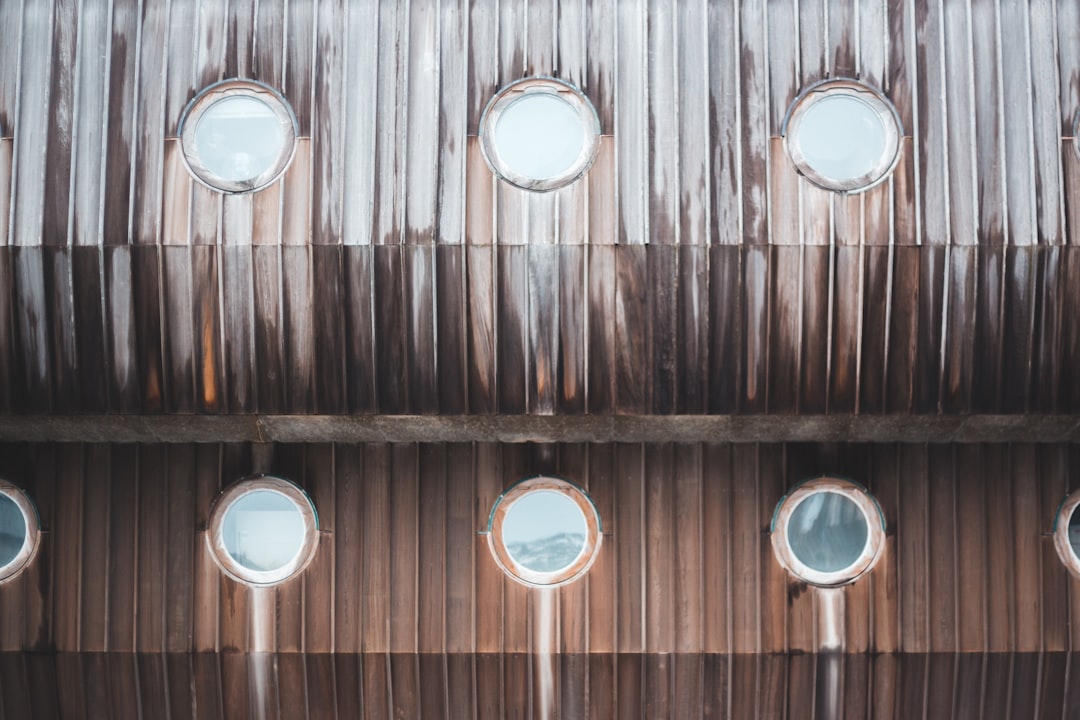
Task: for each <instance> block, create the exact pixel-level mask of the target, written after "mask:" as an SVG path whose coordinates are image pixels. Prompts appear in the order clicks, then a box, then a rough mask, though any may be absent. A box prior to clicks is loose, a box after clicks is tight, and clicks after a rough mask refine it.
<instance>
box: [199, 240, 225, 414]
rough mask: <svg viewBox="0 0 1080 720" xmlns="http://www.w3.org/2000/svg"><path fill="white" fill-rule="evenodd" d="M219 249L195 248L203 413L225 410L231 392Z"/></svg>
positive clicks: (200, 399)
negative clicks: (224, 342) (224, 344)
mask: <svg viewBox="0 0 1080 720" xmlns="http://www.w3.org/2000/svg"><path fill="white" fill-rule="evenodd" d="M216 250H217V249H216V248H214V247H211V246H205V245H197V246H192V248H191V294H192V300H193V311H194V312H193V315H194V318H193V324H194V329H195V347H194V354H195V389H196V396H197V403H196V407H197V408H198V409H199V410H200V411H202V412H220V411H221V410H222V409H224V405H225V393H226V392H227V391H228V388H227V387H226V386H225V376H224V368H223V367H222V366H223V358H222V350H223V348H222V346H221V342H222V336H221V322H222V317H221V312H222V308H221V301H220V297H221V296H220V287H219V284H218V283H219V280H218V273H219V272H220V271H221V268H220V263H221V257H220V255H219V254H218V253H217V252H216Z"/></svg>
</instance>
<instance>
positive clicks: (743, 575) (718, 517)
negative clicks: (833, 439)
mask: <svg viewBox="0 0 1080 720" xmlns="http://www.w3.org/2000/svg"><path fill="white" fill-rule="evenodd" d="M0 457H2V458H3V461H4V462H3V466H4V467H3V475H4V477H5V478H6V479H9V480H11V481H13V482H15V483H17V484H19V485H22V486H23V487H25V488H26V489H27V491H28V492H29V493H30V495H31V496H32V497H33V498H34V499H35V501H36V502H37V503H38V506H39V508H40V511H41V514H42V518H43V522H44V523H45V526H46V529H47V533H46V535H45V539H44V546H43V549H42V552H41V553H40V555H39V556H38V558H37V560H36V561H35V563H34V564H33V566H32V567H31V568H30V569H29V570H28V571H27V572H25V573H23V574H22V575H21V576H19V578H17V579H16V580H14V581H12V582H9V583H5V584H4V585H2V586H0V606H2V607H3V613H0V650H6V651H14V650H34V651H53V650H55V651H59V652H85V653H94V652H114V651H118V652H133V651H134V652H142V653H151V652H152V653H160V652H172V653H191V652H212V651H223V652H225V653H229V652H234V651H251V650H257V651H261V652H279V653H295V652H307V653H325V652H335V653H345V654H355V653H391V654H394V653H405V654H408V653H421V654H428V653H435V654H441V653H452V654H453V653H467V654H471V653H478V654H481V655H484V654H491V653H494V654H502V653H508V654H516V653H531V652H536V651H538V650H539V649H541V648H543V647H544V644H545V642H547V643H549V645H550V647H551V648H553V649H555V650H556V651H557V652H559V653H566V654H594V653H599V654H611V653H615V654H627V653H629V654H650V655H652V654H657V653H660V654H666V653H684V654H686V653H689V654H702V653H705V654H730V653H735V654H744V653H765V654H769V653H795V654H798V653H804V652H806V653H811V652H815V651H817V650H819V649H820V648H821V647H822V632H823V631H822V630H821V628H823V627H824V626H823V624H822V623H824V622H825V621H826V619H827V617H828V615H827V613H828V612H829V611H828V608H829V607H838V608H839V609H838V610H836V611H834V612H836V614H837V616H839V617H842V618H843V619H842V621H841V626H842V631H841V632H842V636H843V649H844V651H845V652H849V653H872V654H881V653H917V654H918V653H922V654H925V653H946V654H949V653H956V652H961V653H1013V652H1018V653H1039V652H1065V651H1070V650H1073V649H1076V648H1077V647H1080V635H1078V634H1077V632H1078V629H1080V581H1077V580H1075V579H1072V578H1071V576H1070V575H1069V574H1068V573H1067V572H1066V570H1065V568H1064V567H1063V565H1062V564H1061V563H1060V561H1059V560H1058V558H1057V555H1056V554H1055V551H1054V548H1053V542H1052V538H1051V537H1050V528H1051V524H1052V522H1053V519H1054V514H1055V511H1056V509H1057V507H1058V504H1059V503H1060V501H1061V500H1062V499H1063V498H1064V496H1065V495H1066V493H1067V491H1069V490H1072V489H1076V488H1080V454H1078V450H1077V447H1076V446H1074V445H934V444H931V445H889V444H885V445H829V444H807V445H803V444H788V445H756V444H733V445H730V444H705V445H701V444H646V445H642V444H616V445H607V444H603V445H533V444H509V445H493V444H468V443H467V444H449V445H444V444H419V445H417V444H369V445H363V446H358V445H336V446H333V445H303V446H302V445H281V446H269V447H268V446H250V445H225V446H220V445H213V444H205V445H168V446H165V445H90V444H87V445H80V444H59V445H7V446H3V448H2V450H0ZM255 470H259V471H268V472H274V473H278V474H280V475H282V476H284V477H287V478H291V479H293V480H295V481H297V482H299V483H301V484H302V485H303V486H304V487H305V488H306V489H307V490H308V492H309V493H310V494H311V496H312V498H313V500H314V502H315V504H316V506H317V508H318V512H319V517H320V521H321V524H322V530H323V532H322V535H321V541H320V547H319V549H318V553H317V555H316V558H315V560H314V562H313V564H312V565H311V566H310V567H309V568H308V569H307V570H306V572H305V573H304V574H303V576H302V577H300V578H299V579H296V580H294V581H291V582H289V583H286V584H284V585H282V586H280V587H277V588H275V589H269V590H260V591H253V590H251V589H249V588H247V587H245V586H242V585H238V584H237V583H235V582H232V581H230V580H227V579H225V578H223V577H222V575H221V573H220V572H219V571H218V569H217V567H216V566H215V565H214V564H213V562H212V561H211V559H210V557H209V556H208V554H207V551H206V549H205V545H204V542H203V535H202V532H203V530H202V529H203V527H205V524H206V522H207V511H208V508H209V505H210V502H211V501H212V500H213V498H214V496H215V495H216V493H217V492H218V490H219V488H221V487H222V486H224V485H226V484H229V483H230V482H232V481H233V480H234V479H236V478H239V477H241V476H243V475H246V474H250V473H251V472H253V471H255ZM826 471H829V472H835V473H841V474H844V475H847V476H850V477H853V478H856V479H859V480H861V481H863V482H864V483H865V484H866V485H867V486H868V487H869V488H870V490H871V491H872V492H873V493H874V494H875V496H876V497H877V499H878V500H879V502H880V503H881V507H882V510H883V511H884V513H885V516H886V520H887V523H888V540H887V545H886V549H885V551H884V555H883V556H882V558H881V561H880V562H879V563H878V565H877V567H876V568H875V569H874V570H873V571H872V572H871V573H870V574H869V575H868V576H867V577H865V578H863V579H861V580H860V581H859V582H857V583H855V584H853V585H851V586H849V587H847V588H845V589H842V590H839V591H835V592H834V594H833V596H832V597H830V596H829V595H828V594H826V593H823V592H822V591H819V590H815V589H811V588H807V586H805V585H803V584H801V583H798V582H794V581H793V580H792V579H791V578H790V577H789V576H787V575H786V574H785V572H784V571H783V570H782V569H781V568H780V566H779V565H778V564H777V562H776V561H775V559H774V558H773V554H772V549H771V545H770V541H769V535H768V527H769V522H770V519H771V516H772V512H773V509H774V507H775V504H776V502H777V501H778V500H779V499H780V497H781V496H782V495H783V494H784V492H785V491H786V489H787V488H789V487H790V486H791V485H793V484H794V483H796V482H797V481H799V480H801V479H803V478H805V477H808V476H812V475H816V474H820V473H822V472H826ZM541 472H549V473H550V472H554V473H558V474H561V475H564V476H566V477H568V478H571V479H573V480H575V481H577V482H579V483H581V484H582V485H584V486H586V487H587V488H588V490H589V492H590V493H591V494H592V496H593V498H594V500H595V501H596V503H597V505H598V508H599V510H600V514H601V517H602V519H603V523H604V532H605V538H604V544H603V548H602V550H601V554H600V556H599V558H598V560H597V562H596V564H595V565H594V566H593V568H592V569H591V571H590V572H589V575H588V576H587V578H586V579H585V580H583V581H581V582H578V583H574V584H571V585H569V586H567V587H565V588H562V589H559V590H557V591H554V592H553V595H554V597H553V598H551V603H552V608H551V613H552V616H553V617H554V618H555V621H554V622H553V623H552V625H553V629H552V630H551V631H550V635H548V634H546V633H541V627H542V625H541V624H540V622H539V620H540V613H541V605H542V603H543V601H544V598H543V597H542V595H541V594H539V593H538V592H537V591H531V590H529V589H526V588H525V587H524V586H521V585H518V584H516V583H514V582H513V581H510V580H509V579H507V578H505V577H504V576H503V574H502V573H501V572H500V571H499V570H498V568H497V567H496V565H495V564H494V562H493V560H492V559H491V557H490V554H489V551H488V548H487V545H486V539H485V538H484V537H483V536H482V535H480V534H479V533H480V532H481V531H483V530H484V528H485V525H486V521H487V516H488V513H489V511H490V509H491V506H492V504H493V502H494V500H495V499H496V497H497V496H498V495H499V494H500V493H501V492H502V490H503V489H504V488H505V487H507V486H508V485H509V484H511V483H513V482H514V481H516V480H517V479H520V478H522V477H524V476H527V475H530V474H535V473H541ZM837 603H838V606H837Z"/></svg>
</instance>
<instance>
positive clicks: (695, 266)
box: [674, 245, 712, 414]
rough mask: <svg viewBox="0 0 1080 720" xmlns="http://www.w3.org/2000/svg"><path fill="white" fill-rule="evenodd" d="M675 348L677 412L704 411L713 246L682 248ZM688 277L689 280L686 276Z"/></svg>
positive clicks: (677, 268)
mask: <svg viewBox="0 0 1080 720" xmlns="http://www.w3.org/2000/svg"><path fill="white" fill-rule="evenodd" d="M676 270H677V275H676V280H675V283H674V287H675V292H676V295H677V297H676V318H675V322H676V326H675V340H674V342H675V347H676V348H677V352H676V366H675V377H676V378H677V385H678V393H677V397H676V403H675V408H674V410H675V412H678V413H686V414H696V413H704V412H706V411H707V409H708V406H709V392H708V390H709V380H710V378H709V364H710V360H711V358H710V352H709V351H710V347H709V345H710V343H709V339H710V331H711V321H712V315H711V314H710V312H709V303H710V292H709V249H708V248H706V247H701V246H700V245H694V246H689V247H683V248H680V249H679V257H678V261H677V263H676ZM684 278H685V279H684Z"/></svg>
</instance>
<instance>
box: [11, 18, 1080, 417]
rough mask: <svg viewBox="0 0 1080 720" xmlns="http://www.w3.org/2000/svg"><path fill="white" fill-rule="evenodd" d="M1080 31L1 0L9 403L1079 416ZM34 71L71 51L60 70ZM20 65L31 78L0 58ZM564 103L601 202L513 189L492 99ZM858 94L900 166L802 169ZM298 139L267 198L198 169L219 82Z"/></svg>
mask: <svg viewBox="0 0 1080 720" xmlns="http://www.w3.org/2000/svg"><path fill="white" fill-rule="evenodd" d="M1077 21H1080V7H1078V6H1077V5H1076V4H1075V3H1071V2H1059V3H1045V2H1038V3H1004V4H1000V3H989V2H983V1H982V0H963V1H961V2H946V3H933V2H931V3H923V2H916V1H915V0H901V1H899V2H890V1H886V0H821V1H820V2H799V3H768V2H766V1H765V0H747V1H746V2H741V3H735V2H715V3H706V2H705V1H704V0H695V1H689V2H680V3H677V4H676V6H669V4H668V3H662V2H660V3H655V2H648V3H647V2H645V1H644V0H627V1H625V2H619V3H614V2H595V3H593V2H585V0H530V1H529V2H525V0H501V1H499V2H496V1H495V0H471V1H470V2H465V0H442V2H439V3H435V2H432V1H429V0H414V1H413V2H411V3H407V4H401V3H399V2H396V0H388V1H386V2H367V3H347V2H343V1H342V0H319V1H315V0H311V1H306V0H305V1H299V0H292V1H288V2H287V1H286V0H259V1H258V2H255V0H231V1H230V2H225V1H224V0H202V1H201V2H198V3H196V2H194V1H193V0H171V1H170V2H136V1H135V0H114V2H109V3H105V2H75V0H54V1H52V2H37V1H36V0H12V1H10V2H5V3H3V7H2V8H0V67H3V68H5V71H4V72H3V73H2V76H0V136H2V138H0V246H3V247H0V412H6V413H23V412H35V413H44V412H52V413H68V412H106V411H111V412H178V413H193V412H211V413H221V412H232V413H252V412H260V413H279V412H287V413H309V412H315V413H345V412H349V413H432V412H440V413H449V414H458V413H515V414H516V413H522V412H529V413H541V414H546V413H581V412H599V413H606V412H627V413H642V412H644V413H673V412H674V413H703V412H711V413H729V412H742V413H758V412H780V413H794V412H800V413H819V412H826V411H828V412H853V411H858V412H861V413H881V412H905V413H906V412H920V413H921V412H946V413H964V412H994V413H996V412H1006V413H1022V412H1039V413H1056V412H1066V413H1075V412H1077V411H1078V409H1080V383H1077V382H1075V380H1074V375H1075V374H1074V373H1071V372H1070V369H1071V368H1072V367H1074V366H1075V365H1076V364H1077V362H1078V361H1080V326H1078V325H1077V319H1076V314H1075V313H1070V312H1068V309H1069V308H1071V307H1075V306H1076V305H1077V303H1078V302H1080V298H1078V297H1077V293H1078V292H1080V291H1078V290H1077V289H1076V288H1078V287H1080V283H1077V282H1076V279H1077V276H1080V263H1078V259H1077V256H1076V255H1075V253H1073V252H1071V247H1069V246H1070V245H1071V244H1072V243H1073V241H1074V235H1075V234H1074V233H1073V232H1072V229H1073V228H1074V227H1076V225H1077V222H1078V218H1080V215H1078V212H1080V202H1077V201H1076V199H1075V198H1076V196H1077V192H1078V191H1080V189H1078V183H1080V155H1078V154H1077V152H1075V151H1074V148H1073V141H1072V137H1071V136H1072V134H1073V129H1072V128H1073V118H1074V117H1075V115H1076V113H1077V111H1078V109H1080V83H1078V82H1077V81H1076V78H1077V77H1078V74H1080V40H1078V39H1077V37H1076V36H1075V33H1074V32H1073V31H1072V28H1073V27H1075V25H1076V23H1077ZM42 48H51V52H50V53H43V52H42ZM12 69H13V70H12ZM532 74H551V75H555V76H558V77H561V78H564V79H566V80H569V81H571V82H574V83H577V84H579V85H580V86H581V87H582V88H583V89H584V91H585V92H586V93H587V94H588V96H589V97H590V98H591V99H592V101H593V102H594V103H595V105H596V107H597V109H598V111H599V113H600V117H601V126H602V130H603V132H604V136H603V139H602V142H601V145H602V148H601V151H600V155H599V157H598V160H597V163H596V166H595V167H594V168H593V170H592V171H591V172H590V173H589V174H588V175H587V176H586V177H585V178H583V179H582V180H581V181H580V182H578V183H575V184H573V185H571V186H570V187H568V188H566V189H563V190H560V191H558V192H554V193H548V194H535V193H528V192H524V191H520V190H517V189H514V188H512V187H510V186H508V185H506V184H504V183H498V182H494V181H493V179H492V175H491V173H490V172H489V170H488V169H487V167H486V166H485V165H484V163H483V161H482V158H481V156H480V153H479V148H478V143H477V140H476V136H475V133H476V131H477V124H478V119H479V116H480V113H481V111H482V108H483V106H484V104H485V103H486V101H487V100H488V98H489V97H490V96H491V94H492V93H493V92H495V90H496V89H497V88H498V87H500V86H501V85H503V84H505V83H507V82H509V81H511V80H513V79H516V78H518V77H521V76H523V75H532ZM834 75H847V76H855V75H857V76H859V77H861V78H863V79H864V80H866V81H867V82H869V83H871V84H874V85H877V86H880V87H881V88H882V89H883V90H884V91H885V92H886V93H887V94H888V95H889V97H890V98H891V99H892V100H893V102H894V103H895V104H896V106H897V109H898V110H899V113H900V116H901V118H902V120H903V125H904V129H905V139H904V143H903V147H904V150H903V156H902V159H901V163H900V166H899V167H898V169H897V171H896V173H895V174H894V176H893V177H892V178H891V179H890V180H889V181H888V182H886V183H884V184H882V185H881V186H879V187H877V188H875V189H873V190H872V191H870V192H868V193H865V194H863V195H858V196H853V197H842V196H837V195H834V194H831V193H827V192H824V191H821V190H819V189H817V188H815V187H813V186H812V185H810V184H808V183H807V182H805V181H804V180H803V179H801V178H800V177H799V176H798V175H797V174H796V173H795V172H794V170H793V168H792V166H791V165H790V163H789V162H788V159H787V158H786V156H785V154H784V152H783V149H782V142H781V138H780V136H779V133H780V129H781V126H782V121H783V116H784V112H785V110H786V108H787V107H788V105H789V103H790V102H791V100H792V99H793V97H794V96H795V95H796V93H797V92H798V91H799V89H800V88H802V87H804V86H806V85H807V84H809V83H811V82H813V81H816V80H818V79H821V78H823V77H826V76H834ZM230 77H244V78H253V79H256V80H260V81H263V82H266V83H268V84H270V85H272V86H274V87H277V88H280V89H281V90H282V91H283V92H284V94H285V95H286V96H287V98H288V99H289V101H290V102H291V103H292V105H293V108H294V109H295V111H296V114H297V117H298V119H299V123H300V130H301V136H302V137H301V140H300V144H299V147H298V152H297V154H296V158H295V160H294V162H293V164H292V166H291V168H290V169H289V171H288V172H287V174H286V175H285V177H284V178H283V179H282V180H281V181H280V182H278V183H275V184H274V185H273V186H272V187H270V188H268V189H267V190H265V191H263V192H260V193H257V194H254V195H242V196H229V197H225V196H221V195H218V194H215V193H213V192H211V191H209V190H208V189H206V188H204V187H203V186H201V185H199V184H197V183H195V182H193V181H192V179H191V178H190V176H189V175H188V173H187V172H186V171H185V170H184V168H183V166H182V163H181V160H180V157H179V149H178V141H177V140H176V137H175V135H176V128H177V123H178V121H179V119H180V115H181V113H182V110H183V108H184V106H185V104H186V103H187V102H188V101H189V100H190V98H191V97H192V96H193V95H194V94H195V93H196V92H197V91H198V90H199V89H201V88H202V87H204V86H206V85H207V84H209V83H212V82H214V81H217V80H219V79H222V78H230Z"/></svg>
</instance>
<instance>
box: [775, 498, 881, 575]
mask: <svg viewBox="0 0 1080 720" xmlns="http://www.w3.org/2000/svg"><path fill="white" fill-rule="evenodd" d="M867 533H868V529H867V527H866V517H865V516H864V515H863V513H862V510H860V509H859V506H858V505H856V504H855V503H854V502H852V501H851V500H850V499H849V498H847V497H845V496H843V495H840V494H839V493H834V492H821V493H816V494H814V495H811V496H810V497H808V498H806V499H805V500H803V501H802V502H801V503H799V504H798V506H797V507H796V508H795V510H794V511H793V512H792V513H791V519H790V520H788V527H787V536H788V544H789V545H790V546H791V550H792V551H793V552H794V553H795V557H797V558H799V560H800V561H802V563H803V564H804V565H806V566H807V567H810V568H812V569H814V570H817V571H818V572H826V573H828V572H836V571H838V570H844V569H845V568H848V567H851V566H852V565H853V564H854V563H855V561H856V560H858V559H859V556H860V555H861V554H862V551H863V548H865V547H866V539H867Z"/></svg>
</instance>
